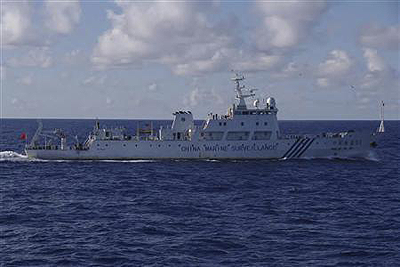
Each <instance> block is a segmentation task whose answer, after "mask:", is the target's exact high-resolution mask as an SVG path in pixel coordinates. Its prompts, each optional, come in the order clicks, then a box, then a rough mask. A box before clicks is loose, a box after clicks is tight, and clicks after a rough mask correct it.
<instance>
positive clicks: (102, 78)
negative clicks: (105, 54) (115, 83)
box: [82, 75, 107, 85]
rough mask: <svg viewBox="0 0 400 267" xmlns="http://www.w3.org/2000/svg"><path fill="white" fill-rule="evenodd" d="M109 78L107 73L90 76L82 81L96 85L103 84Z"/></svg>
mask: <svg viewBox="0 0 400 267" xmlns="http://www.w3.org/2000/svg"><path fill="white" fill-rule="evenodd" d="M106 79H107V75H102V76H95V75H92V76H89V77H88V78H86V79H85V80H83V81H82V84H83V85H89V84H95V85H103V84H104V83H105V81H106Z"/></svg>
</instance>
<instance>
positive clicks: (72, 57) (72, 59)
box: [64, 49, 85, 64]
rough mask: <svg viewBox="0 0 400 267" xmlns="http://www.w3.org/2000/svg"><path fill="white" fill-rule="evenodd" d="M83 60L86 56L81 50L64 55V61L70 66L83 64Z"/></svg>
mask: <svg viewBox="0 0 400 267" xmlns="http://www.w3.org/2000/svg"><path fill="white" fill-rule="evenodd" d="M83 59H85V56H84V55H83V53H82V51H81V50H80V49H74V50H71V51H69V52H67V53H66V54H65V55H64V61H65V62H66V63H68V64H76V63H78V62H82V61H83Z"/></svg>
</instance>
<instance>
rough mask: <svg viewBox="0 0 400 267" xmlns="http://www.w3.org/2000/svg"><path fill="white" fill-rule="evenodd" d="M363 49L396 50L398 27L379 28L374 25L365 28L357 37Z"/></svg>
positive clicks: (399, 41) (398, 44)
mask: <svg viewBox="0 0 400 267" xmlns="http://www.w3.org/2000/svg"><path fill="white" fill-rule="evenodd" d="M359 40H360V43H361V44H362V45H363V46H364V47H373V48H386V49H393V50H398V49H399V46H400V25H393V26H387V27H379V26H377V25H375V24H373V25H369V26H365V27H364V28H363V29H362V31H361V34H360V36H359Z"/></svg>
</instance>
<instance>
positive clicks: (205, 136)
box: [202, 132, 224, 141]
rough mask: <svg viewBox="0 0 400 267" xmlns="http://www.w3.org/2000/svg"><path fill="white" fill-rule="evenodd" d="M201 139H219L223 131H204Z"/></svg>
mask: <svg viewBox="0 0 400 267" xmlns="http://www.w3.org/2000/svg"><path fill="white" fill-rule="evenodd" d="M202 136H203V140H207V141H220V140H222V137H223V136H224V132H204V133H203V135H202Z"/></svg>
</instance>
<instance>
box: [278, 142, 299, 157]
mask: <svg viewBox="0 0 400 267" xmlns="http://www.w3.org/2000/svg"><path fill="white" fill-rule="evenodd" d="M300 140H301V139H297V140H296V142H294V143H293V145H292V146H291V147H290V148H289V149H288V151H286V153H285V154H284V155H283V156H282V158H285V157H286V156H287V154H289V153H290V152H291V150H292V149H293V147H294V146H295V145H296V144H297V143H298V142H299V141H300Z"/></svg>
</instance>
